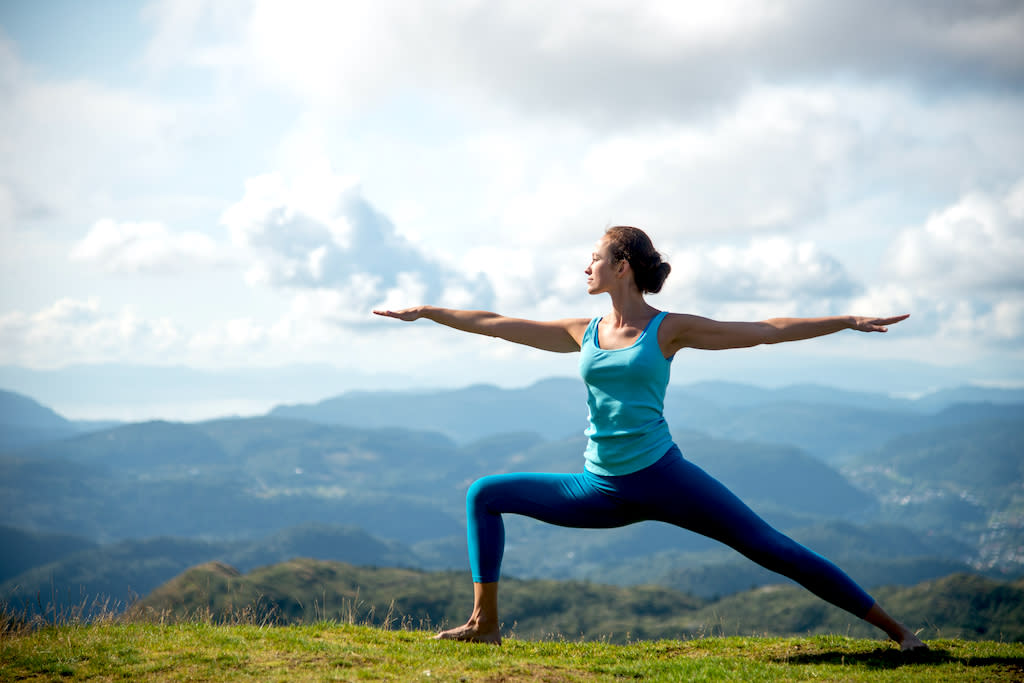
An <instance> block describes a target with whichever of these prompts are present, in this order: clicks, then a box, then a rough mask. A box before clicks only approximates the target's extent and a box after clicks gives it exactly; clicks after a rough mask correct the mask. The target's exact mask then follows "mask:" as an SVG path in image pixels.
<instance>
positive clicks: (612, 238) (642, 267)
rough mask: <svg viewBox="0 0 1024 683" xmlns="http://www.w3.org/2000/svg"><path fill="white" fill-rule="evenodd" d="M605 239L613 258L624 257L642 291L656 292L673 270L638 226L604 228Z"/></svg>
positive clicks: (619, 259)
mask: <svg viewBox="0 0 1024 683" xmlns="http://www.w3.org/2000/svg"><path fill="white" fill-rule="evenodd" d="M604 235H605V238H606V239H607V240H608V247H609V249H610V250H611V254H612V258H614V259H615V260H616V261H621V260H622V259H626V260H627V261H628V262H629V267H630V268H631V269H632V270H633V279H634V280H635V281H636V286H637V287H638V288H639V289H640V291H641V293H647V292H650V293H651V294H657V293H658V292H660V291H661V286H662V285H663V284H665V278H667V277H668V274H669V273H670V272H672V266H670V265H669V264H667V263H665V262H664V261H662V260H661V254H659V253H658V252H657V250H656V249H655V248H654V244H653V243H652V242H651V238H650V237H648V236H647V233H645V232H644V231H643V230H641V229H640V228H634V227H631V226H628V225H616V226H614V227H611V228H608V229H607V230H605V233H604Z"/></svg>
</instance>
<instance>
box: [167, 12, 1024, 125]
mask: <svg viewBox="0 0 1024 683" xmlns="http://www.w3.org/2000/svg"><path fill="white" fill-rule="evenodd" d="M165 5H166V6H170V5H167V4H165ZM250 7H251V11H250V12H249V14H248V17H247V18H242V17H239V16H235V13H234V12H232V13H231V14H232V16H233V18H234V20H233V21H232V22H226V21H219V22H217V24H218V25H219V26H222V27H223V26H225V25H233V26H235V27H237V30H238V31H239V33H238V34H237V35H234V36H229V37H221V38H220V41H221V43H220V44H219V45H218V46H217V47H216V48H214V47H211V45H210V44H209V42H208V41H204V40H203V39H202V38H200V37H199V35H198V34H199V31H198V30H196V29H195V28H194V26H193V25H194V24H195V19H194V15H195V14H196V12H195V11H173V12H172V11H166V12H164V13H163V14H164V15H165V16H164V17H162V22H161V23H162V24H163V25H164V26H166V27H168V28H167V29H166V30H161V31H159V32H158V38H157V40H155V41H154V43H155V44H156V45H159V46H161V51H162V52H163V53H164V54H167V53H168V50H167V49H166V48H165V47H163V46H164V45H166V44H168V42H170V43H171V44H174V45H179V46H185V45H187V46H189V47H190V48H191V49H184V48H182V49H181V50H180V52H181V53H182V54H183V57H182V59H186V60H187V59H192V60H195V57H194V56H189V55H195V54H202V55H207V57H206V60H207V61H208V62H210V63H217V64H221V65H226V68H228V69H231V70H237V69H238V67H239V64H242V63H247V66H248V71H249V74H250V75H251V77H253V78H263V79H269V80H270V81H271V82H273V83H274V84H276V85H278V86H281V87H284V88H286V89H287V90H290V91H293V92H297V93H299V94H300V95H301V96H303V97H304V98H306V99H308V100H309V101H316V102H321V103H324V102H329V103H331V104H332V105H333V106H337V107H341V108H343V109H350V108H352V107H354V106H359V105H362V104H366V103H367V102H368V101H372V100H374V99H377V98H380V97H382V96H385V95H386V93H388V92H391V91H392V90H393V89H395V88H401V87H406V86H412V87H418V88H423V89H425V90H434V91H439V92H443V93H444V94H445V96H446V97H456V98H462V100H463V101H464V102H475V103H477V104H479V105H482V106H490V105H489V104H488V103H490V102H501V103H504V105H506V106H511V107H512V108H513V109H518V110H521V111H529V112H534V113H537V112H540V113H545V114H547V115H551V116H555V117H564V116H574V117H580V118H582V119H585V120H590V121H604V122H610V121H619V122H621V121H641V120H642V121H650V120H651V119H663V118H665V117H679V116H690V115H694V114H701V115H702V114H705V113H707V112H711V111H714V110H715V109H716V108H718V107H719V106H721V105H722V104H723V103H727V102H728V101H730V100H731V99H732V98H734V97H735V96H737V95H738V94H740V93H742V92H743V90H744V89H746V88H747V87H748V86H749V85H750V84H751V83H752V82H754V81H756V80H773V81H777V82H778V81H783V82H784V81H790V82H793V81H808V80H816V79H822V78H824V79H828V78H831V77H833V76H836V75H839V76H850V75H853V76H855V77H861V78H870V79H881V80H900V81H902V82H906V83H912V84H916V85H918V86H919V87H924V88H926V89H934V90H936V91H947V92H948V90H949V89H950V88H951V87H953V88H957V89H962V90H963V89H972V88H977V87H992V86H993V85H994V86H995V87H1011V88H1012V87H1019V86H1020V85H1021V80H1022V79H1021V73H1024V69H1022V66H1024V49H1022V48H1021V46H1020V41H1019V36H1020V35H1021V33H1022V31H1024V10H1022V9H1021V8H1020V6H1019V5H1018V4H1015V3H996V4H993V3H986V2H962V3H957V4H956V6H955V7H951V6H947V5H941V6H938V5H935V4H934V3H927V2H915V3H903V4H900V5H892V3H888V2H882V1H881V0H873V1H870V2H860V3H855V4H843V3H839V4H837V3H815V2H806V1H804V0H788V1H784V2H774V3H764V2H757V1H755V0H749V1H744V2H721V3H713V4H709V3H680V2H665V1H664V0H646V1H644V0H638V1H636V2H631V3H621V2H588V3H571V4H565V3H550V2H544V1H542V0H529V1H525V0H507V1H501V0H488V1H487V2H480V1H479V0H462V1H461V2H449V3H435V2H397V1H394V0H386V1H382V0H364V1H352V2H345V3H322V2H315V1H312V0H311V1H302V2H279V1H277V0H262V1H260V0H257V1H256V2H253V3H252V4H251V5H250ZM168 35H173V36H177V37H176V38H175V39H174V41H169V40H168V38H167V36H168ZM211 53H212V54H214V55H217V57H216V58H213V57H210V56H209V55H210V54H211ZM538 74H543V77H542V78H541V77H538Z"/></svg>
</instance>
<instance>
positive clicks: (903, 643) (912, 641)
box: [896, 629, 928, 652]
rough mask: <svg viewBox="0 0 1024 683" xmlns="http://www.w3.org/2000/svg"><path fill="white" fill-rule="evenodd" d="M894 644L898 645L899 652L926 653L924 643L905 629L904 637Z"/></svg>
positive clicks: (926, 648) (926, 649)
mask: <svg viewBox="0 0 1024 683" xmlns="http://www.w3.org/2000/svg"><path fill="white" fill-rule="evenodd" d="M896 642H898V643H899V645H900V650H902V651H903V652H927V651H928V646H927V645H925V644H924V641H922V640H921V639H920V638H918V637H917V634H916V633H914V632H913V631H911V630H910V629H907V632H906V634H905V635H904V637H903V638H902V639H900V640H897V641H896Z"/></svg>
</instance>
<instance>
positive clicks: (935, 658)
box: [775, 648, 1024, 674]
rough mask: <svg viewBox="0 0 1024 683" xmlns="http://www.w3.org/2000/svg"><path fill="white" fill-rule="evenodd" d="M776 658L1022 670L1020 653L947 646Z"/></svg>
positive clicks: (877, 665) (873, 665)
mask: <svg viewBox="0 0 1024 683" xmlns="http://www.w3.org/2000/svg"><path fill="white" fill-rule="evenodd" d="M775 661H779V662H786V663H787V664H839V665H843V664H846V665H850V664H852V665H857V666H863V667H866V668H869V669H896V668H899V667H901V666H908V665H913V664H950V663H956V664H959V665H961V666H964V667H969V668H981V667H989V666H999V667H1007V668H1009V669H1011V670H1013V671H1017V672H1020V673H1022V674H1024V658H1021V657H971V656H961V655H954V654H952V653H950V652H949V650H943V649H941V648H930V649H928V650H925V651H924V652H900V651H899V650H895V649H892V648H879V649H877V650H872V651H871V652H855V653H850V652H842V651H838V650H837V651H834V652H816V653H807V654H801V655H792V656H789V657H785V656H782V657H776V658H775Z"/></svg>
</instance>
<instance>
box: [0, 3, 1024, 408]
mask: <svg viewBox="0 0 1024 683" xmlns="http://www.w3.org/2000/svg"><path fill="white" fill-rule="evenodd" d="M1022 121H1024V3H1021V2H1001V1H999V0H988V1H984V2H980V1H979V2H972V1H969V0H965V1H963V2H956V3H948V2H932V1H930V0H929V1H921V2H912V1H908V2H891V1H889V0H886V1H884V2H883V1H881V0H864V1H863V2H857V3H822V2H814V1H811V0H778V1H776V0H773V1H769V2H765V1H760V0H759V1H750V2H739V1H735V0H724V1H721V2H715V3H708V2H679V1H675V0H634V1H633V2H629V3H623V2H612V1H605V0H595V1H592V2H570V1H567V2H559V3H552V2H547V1H546V0H545V1H540V0H451V1H450V2H418V1H416V0H402V1H392V0H371V1H368V2H361V1H359V0H351V1H346V2H343V3H337V2H310V1H303V0H299V1H296V0H289V1H287V2H283V1H280V2H278V1H270V0H217V1H213V0H177V1H163V0H158V1H155V2H129V1H124V0H116V1H115V0H94V1H92V2H88V3H82V2H75V1H71V0H48V1H47V2H31V3H30V2H19V1H16V0H0V247H2V249H0V278H2V279H0V366H4V367H9V368H10V367H16V368H27V369H32V370H53V369H60V368H67V367H72V366H75V367H77V366H81V365H94V364H123V365H136V366H160V367H185V368H194V369H202V370H209V371H217V370H223V369H244V368H263V369H266V368H281V367H289V366H292V365H298V364H303V365H307V366H308V365H311V364H312V365H318V364H319V365H322V366H324V367H330V368H332V369H333V370H335V371H337V372H338V373H339V376H341V377H348V378H350V382H349V383H348V384H349V386H344V385H345V382H340V383H339V386H338V390H339V391H338V393H340V391H342V390H345V389H348V388H353V387H355V386H361V387H367V388H372V387H374V386H377V385H378V384H379V385H380V386H383V385H385V384H387V385H388V386H389V387H396V386H408V387H420V386H461V385H467V384H472V383H480V382H488V383H495V384H499V385H502V386H523V385H526V384H528V383H530V382H532V381H535V380H537V379H539V378H542V377H546V376H569V375H572V374H573V373H574V372H575V368H576V365H575V364H576V358H575V356H564V355H560V354H545V353H543V352H539V351H535V350H531V349H526V348H521V347H515V346H513V345H510V344H507V343H502V342H497V341H495V340H490V339H484V338H480V337H473V336H471V335H460V334H458V333H455V332H452V331H450V330H444V329H441V328H439V327H438V326H435V325H432V324H430V323H427V322H418V323H412V324H403V323H399V322H397V321H393V320H385V319H380V318H375V317H374V316H372V315H371V313H370V311H371V310H372V309H374V308H380V307H391V308H397V307H404V306H411V305H416V304H421V303H429V304H435V305H441V306H450V307H459V308H481V309H486V310H494V311H497V312H500V313H503V314H506V315H510V316H515V317H523V318H535V319H552V318H563V317H589V316H593V315H600V314H602V313H604V312H606V311H607V309H608V299H607V298H606V297H589V296H588V295H587V294H586V284H585V275H584V273H583V271H584V269H585V268H586V267H587V265H588V263H589V256H590V253H591V251H592V249H593V245H594V243H595V242H596V241H597V240H598V239H599V238H600V236H601V234H602V232H603V230H604V229H605V228H606V227H608V226H611V225H618V224H627V225H636V226H638V227H641V228H643V229H644V230H646V231H647V232H648V234H650V235H651V237H652V239H653V240H654V243H655V245H656V246H657V248H658V249H659V250H660V251H661V252H662V254H663V256H664V257H665V259H666V260H667V261H668V262H669V263H671V264H672V267H673V271H672V274H671V276H670V277H669V279H668V281H667V283H666V285H665V288H664V290H663V291H662V292H661V293H660V294H658V295H656V296H652V297H651V298H650V301H651V303H652V304H653V305H655V306H657V307H658V308H662V309H667V310H672V311H679V312H688V313H695V314H698V315H704V316H707V317H711V318H715V319H727V320H756V319H763V318H769V317H779V316H818V315H840V314H859V315H890V314H897V313H904V312H908V313H910V314H911V318H910V319H909V320H907V321H906V322H904V323H901V324H900V325H899V326H897V327H894V328H893V329H891V330H890V332H889V333H888V334H886V335H862V334H858V333H852V332H844V333H840V334H837V335H833V336H830V337H827V338H824V339H820V340H814V341H811V342H802V343H800V345H784V346H785V347H786V348H782V347H779V348H778V349H776V348H774V347H773V348H772V349H771V350H770V353H769V352H768V351H766V350H763V349H758V350H753V351H737V352H724V353H727V354H732V353H735V354H737V355H735V356H720V355H719V353H717V352H716V353H712V352H691V353H690V354H689V355H687V356H686V360H682V359H681V358H679V359H677V362H676V368H675V369H674V371H673V372H674V377H675V378H676V381H686V379H687V378H688V377H692V378H699V379H705V378H714V377H716V376H722V377H726V376H729V377H732V378H736V377H735V376H736V374H737V373H742V374H743V376H744V377H746V378H749V379H757V377H758V374H757V373H758V368H765V369H766V370H774V372H775V374H774V375H773V377H774V378H775V380H776V381H782V380H780V379H779V377H780V374H781V376H782V378H783V379H784V380H786V381H792V382H793V383H797V382H802V381H814V379H815V378H814V377H813V376H811V375H810V374H809V373H808V372H807V371H806V369H807V368H809V367H812V366H813V367H820V365H821V363H822V362H826V363H827V362H828V360H829V359H834V361H835V364H836V365H835V367H837V368H841V367H856V368H865V367H871V365H870V364H871V363H877V365H876V366H875V367H878V368H883V367H884V368H886V370H885V373H888V374H889V375H893V374H894V373H895V374H898V373H899V370H898V368H899V367H900V363H904V364H906V366H907V367H910V366H911V365H912V364H918V365H922V366H923V365H927V366H929V367H932V366H934V367H937V368H941V369H943V370H944V371H945V372H946V373H947V374H946V375H941V373H940V374H939V375H934V374H933V375H932V377H947V378H948V381H950V382H954V381H956V382H977V383H984V384H994V385H1005V386H1022V385H1024V363H1022V360H1024V125H1022V123H1021V122H1022ZM796 346H799V348H794V347H796ZM700 353H703V355H699V354H700ZM695 354H697V355H695ZM823 359H824V360H823ZM680 361H682V362H680ZM812 361H813V362H812ZM844 364H845V365H844ZM851 364H852V365H851ZM680 365H681V366H682V367H681V368H680V367H679V366H680ZM894 368H895V369H894ZM730 369H731V370H732V375H730V374H729V370H730ZM880 372H881V371H880ZM680 377H681V378H682V379H679V378H680ZM384 378H388V379H387V380H386V381H385V379H384ZM861 379H863V377H861ZM872 381H873V382H874V381H877V382H878V383H879V384H880V386H879V387H878V388H879V389H880V390H885V385H884V382H885V377H884V376H882V375H880V376H879V377H878V378H877V379H875V378H872ZM932 381H939V380H932ZM901 388H902V389H903V390H913V389H915V387H913V386H910V385H909V384H908V383H907V382H904V383H902V384H901ZM930 388H934V387H928V386H919V387H916V389H917V390H920V391H924V390H928V389H930ZM240 398H244V397H240ZM309 398H311V399H312V398H320V397H312V396H311V397H309ZM168 410H170V409H168ZM172 412H173V411H172Z"/></svg>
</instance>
